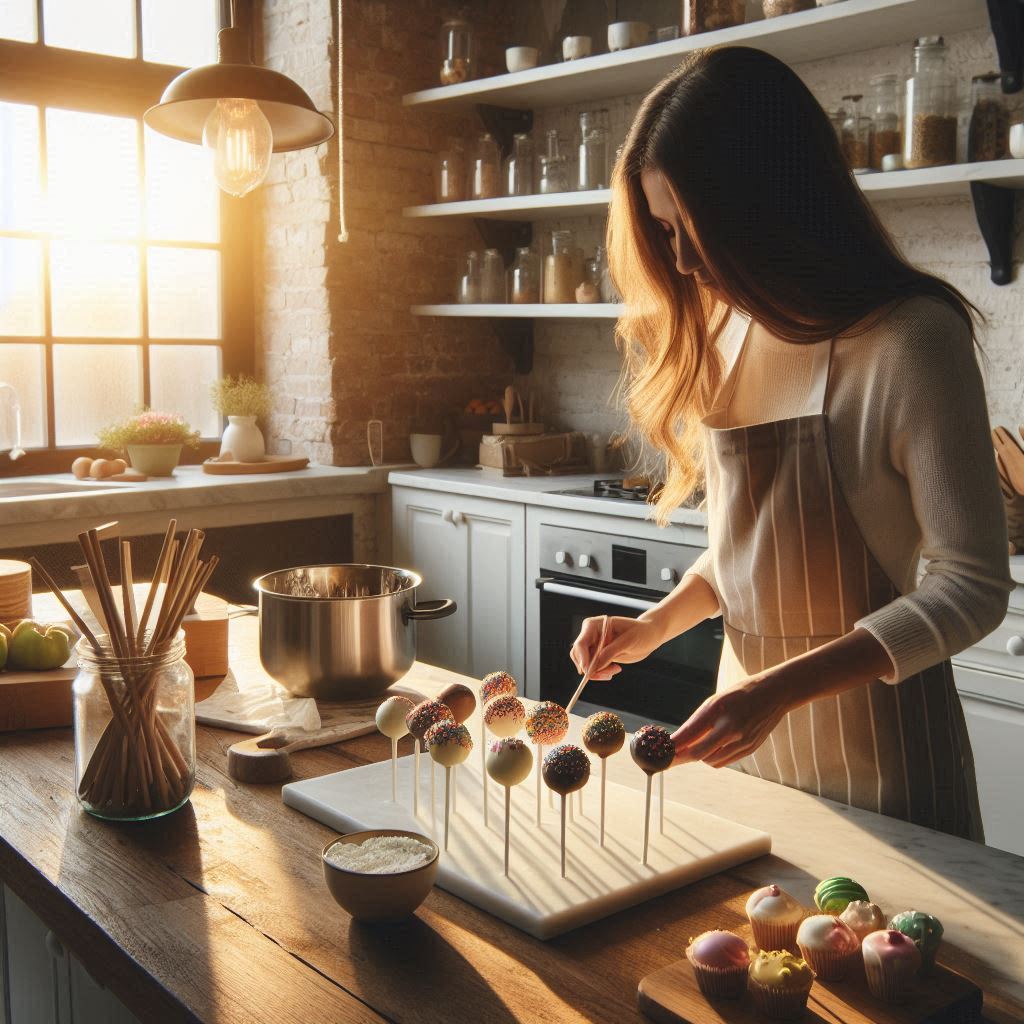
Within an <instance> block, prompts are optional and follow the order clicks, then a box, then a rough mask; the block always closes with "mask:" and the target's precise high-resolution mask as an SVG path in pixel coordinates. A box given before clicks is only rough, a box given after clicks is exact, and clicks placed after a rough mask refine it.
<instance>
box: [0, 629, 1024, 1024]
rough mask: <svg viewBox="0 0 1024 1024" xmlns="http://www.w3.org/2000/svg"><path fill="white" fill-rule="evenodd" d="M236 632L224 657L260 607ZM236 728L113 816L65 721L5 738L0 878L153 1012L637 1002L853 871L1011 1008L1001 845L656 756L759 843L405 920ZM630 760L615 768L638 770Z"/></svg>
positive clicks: (436, 1015)
mask: <svg viewBox="0 0 1024 1024" xmlns="http://www.w3.org/2000/svg"><path fill="white" fill-rule="evenodd" d="M231 629H232V644H233V649H234V651H235V653H234V655H233V658H232V664H235V665H237V664H238V663H244V661H245V657H244V656H243V654H245V655H247V656H249V657H251V654H250V653H249V652H251V651H252V650H254V643H255V621H254V620H252V619H251V618H249V619H235V620H234V621H233V622H232V625H231ZM453 678H459V677H456V676H454V675H453V674H452V673H448V672H444V671H442V670H439V669H433V668H430V667H428V666H422V665H417V666H416V667H415V668H414V669H413V672H412V673H410V675H409V676H408V677H406V679H405V680H403V684H404V685H407V686H411V687H414V688H416V689H419V690H421V691H423V692H424V693H433V692H436V691H437V690H438V689H439V688H440V687H441V686H442V685H444V684H445V683H447V682H449V681H451V680H452V679H453ZM595 685H599V684H595ZM239 738H240V737H239V734H238V733H233V732H227V731H224V730H217V729H209V728H203V727H200V728H199V730H198V750H199V770H198V783H197V786H196V789H195V792H194V794H193V797H192V801H191V803H190V804H189V805H187V806H186V807H185V808H183V809H182V810H180V811H178V812H176V813H175V814H173V815H171V816H170V817H168V818H165V819H161V820H159V821H155V822H151V823H148V824H144V825H135V826H112V825H109V824H105V823H103V822H100V821H97V820H95V819H93V818H91V817H90V816H89V815H87V814H86V813H84V812H83V811H81V810H80V809H79V807H78V804H77V802H76V800H75V797H74V793H73V781H72V774H73V766H72V742H71V733H70V730H47V731H40V732H30V733H9V734H5V735H0V808H3V810H2V817H0V881H3V882H4V883H5V884H6V885H8V886H10V887H11V889H12V890H13V891H14V892H15V893H17V894H18V895H19V896H20V897H21V898H22V899H23V900H25V901H26V902H27V903H28V904H29V905H30V906H31V907H32V908H33V909H34V910H35V912H36V913H37V914H38V915H39V917H40V918H42V920H43V921H44V922H45V923H46V924H47V926H48V927H49V928H51V929H52V930H53V931H54V932H55V933H56V935H57V936H58V938H59V939H60V940H61V942H62V943H64V945H65V946H66V947H67V948H68V949H69V951H70V952H71V953H72V954H73V955H74V956H75V957H77V958H78V959H79V960H80V961H81V962H82V964H83V965H84V966H85V967H86V968H87V969H88V970H89V971H90V972H91V973H92V974H93V975H94V976H95V978H96V979H97V980H98V981H99V982H100V983H102V984H103V985H105V986H107V987H108V988H109V989H110V990H111V991H112V992H113V993H114V994H115V995H117V996H118V997H119V998H120V999H121V1000H123V1001H124V1003H125V1004H126V1005H127V1006H128V1007H129V1009H131V1010H132V1011H133V1012H134V1013H135V1014H136V1015H138V1016H139V1017H140V1018H141V1019H143V1020H145V1021H147V1022H150V1021H154V1022H156V1021H180V1020H199V1021H206V1022H214V1021H216V1022H218V1024H221V1022H231V1024H234V1022H238V1024H241V1022H251V1021H260V1022H262V1021H274V1024H292V1022H294V1024H319V1022H324V1024H327V1022H331V1024H338V1022H354V1021H379V1020H390V1021H402V1022H433V1021H450V1020H460V1021H487V1022H488V1024H494V1022H502V1021H512V1020H525V1021H540V1022H543V1021H559V1022H571V1021H597V1022H608V1024H612V1022H615V1024H621V1022H626V1021H639V1020H641V1019H642V1018H641V1017H640V1015H639V1013H638V1011H637V1009H636V986H637V983H638V981H639V980H640V978H641V977H642V976H643V975H645V974H648V973H649V972H651V971H653V970H656V969H658V968H660V967H663V966H665V965H666V964H668V963H670V962H671V961H673V960H676V959H678V958H679V957H680V956H682V954H683V951H684V948H685V945H686V942H687V939H688V938H689V937H690V936H691V935H694V934H696V933H698V932H700V931H703V930H705V929H706V928H710V927H721V928H730V927H734V926H736V925H738V924H739V923H740V922H741V921H742V920H743V904H744V902H745V900H746V897H747V895H748V893H749V892H750V890H751V889H752V888H754V887H755V886H758V885H762V884H765V883H767V882H769V881H778V882H779V883H780V884H782V885H783V886H785V887H786V888H787V889H789V890H790V891H791V892H793V893H794V895H796V896H798V898H800V899H802V900H804V901H808V900H809V898H810V893H811V890H812V889H813V885H814V882H815V880H816V879H817V878H819V877H822V876H824V875H827V874H847V873H848V874H852V875H854V876H855V877H857V878H858V879H859V880H860V881H862V882H863V883H864V885H865V886H866V887H867V888H868V890H869V892H871V893H872V897H873V898H874V899H875V900H876V901H877V902H879V903H880V904H881V905H882V906H883V907H885V908H886V909H888V910H893V911H894V910H899V909H903V908H904V907H909V906H917V907H918V908H919V909H926V910H929V911H930V912H932V913H934V914H936V915H937V916H938V917H940V918H941V919H942V920H943V922H944V924H945V926H946V936H947V939H948V940H949V941H948V942H947V943H946V944H945V946H944V953H943V956H941V957H940V959H941V960H943V962H945V963H947V964H949V965H950V966H952V967H954V968H956V969H959V970H961V971H962V972H964V973H966V974H968V975H969V976H971V977H972V978H974V980H975V981H977V982H978V983H979V984H980V985H981V987H982V988H983V989H984V990H985V993H986V1013H987V1016H988V1018H989V1019H991V1020H992V1021H996V1022H999V1024H1010V1022H1012V1021H1020V1020H1021V1019H1022V1017H1024V1012H1022V1006H1024V968H1022V965H1024V952H1022V948H1021V947H1022V942H1021V939H1022V934H1024V928H1022V921H1024V859H1021V858H1017V857H1013V856H1012V855H1010V854H1005V853H1000V852H999V851H995V850H989V849H987V848H983V847H979V846H977V845H975V844H971V843H967V842H966V841H963V840H958V839H951V838H949V837H946V836H941V835H937V834H936V833H933V832H930V831H928V830H926V829H921V828H917V827H915V826H911V825H907V824H905V823H902V822H896V821H891V820H889V819H882V818H879V817H878V816H877V815H872V814H867V813H864V812H860V811H850V810H849V809H847V808H841V807H838V806H837V805H835V804H830V803H829V802H828V801H824V800H818V799H817V798H814V797H809V796H807V795H806V794H803V793H797V792H794V791H792V790H786V789H784V788H782V787H779V786H774V785H772V784H770V783H764V782H761V781H760V780H757V779H752V778H749V777H747V776H743V775H741V774H739V773H736V772H731V771H727V772H715V771H713V770H712V769H709V768H705V767H704V766H689V767H687V768H686V769H680V770H677V771H675V772H671V773H669V776H668V782H667V786H666V789H667V793H668V795H669V797H670V798H673V799H677V800H684V801H686V802H689V803H692V804H694V805H695V806H700V807H704V808H707V809H711V810H715V811H717V813H720V814H723V815H725V816H727V817H732V818H734V819H736V820H740V821H745V822H747V823H749V824H751V825H753V826H755V827H758V828H764V829H766V830H767V831H769V832H771V833H772V834H773V837H774V844H775V845H774V850H775V853H774V854H773V855H772V856H771V857H764V858H761V859H759V860H757V861H754V862H751V863H750V864H747V865H743V866H742V867H740V868H737V869H735V870H732V871H728V872H725V873H724V874H721V875H718V876H716V877H713V878H710V879H707V880H705V881H703V882H700V883H698V884H696V885H693V886H690V887H689V888H687V889H684V890H681V891H679V892H676V893H673V894H671V895H669V896H667V897H665V898H663V899H660V900H658V901H656V902H653V903H647V904H644V905H642V906H639V907H635V908H633V909H631V910H628V911H626V912H624V913H621V914H618V915H616V916H615V917H612V918H609V919H607V920H605V921H602V922H599V923H597V924H594V925H590V926H588V927H586V928H582V929H579V930H577V931H575V932H571V933H569V934H567V935H563V936H561V937H559V938H557V939H555V940H553V941H551V942H546V943H545V942H540V941H538V940H536V939H533V938H531V937H529V936H527V935H525V934H523V933H521V932H519V931H517V930H516V929H514V928H512V927H510V926H509V925H506V924H505V923H503V922H501V921H499V920H497V919H495V918H493V917H491V916H489V915H488V914H486V913H484V912H482V911H480V910H478V909H476V908H475V907H473V906H471V905H469V904H467V903H464V902H462V901H461V900H459V899H458V898H456V897H454V896H450V895H449V894H447V893H445V892H443V891H441V890H439V889H435V890H434V891H433V893H431V895H430V896H429V897H428V898H427V901H426V902H425V903H424V905H423V906H422V907H421V908H420V910H419V912H418V915H417V917H416V918H415V919H414V920H412V921H410V922H409V923H408V924H403V925H401V926H396V927H390V928H371V927H367V926H363V925H360V924H358V923H355V922H353V921H351V920H350V919H349V918H348V917H347V915H346V914H345V913H344V912H343V911H342V910H341V909H340V908H339V907H337V906H336V905H335V904H334V903H333V901H332V900H331V899H330V897H329V896H328V894H327V891H326V889H325V886H324V883H323V878H322V872H321V865H320V849H321V848H322V846H323V844H324V843H325V842H326V840H327V839H328V838H329V837H330V835H331V832H330V830H329V829H327V828H325V827H324V826H322V825H319V824H317V823H316V822H314V821H312V820H311V819H309V818H306V817H304V816H303V815H301V814H299V813H298V812H296V811H293V810H291V809H289V808H287V807H285V806H284V804H283V803H282V802H281V798H280V791H279V787H278V786H276V785H274V786H244V785H241V784H238V783H235V782H234V781H233V780H232V779H230V778H229V777H228V775H227V773H226V768H225V765H226V750H227V748H228V746H229V745H230V744H231V743H233V742H235V741H236V740H237V739H239ZM389 752H390V751H389V743H388V741H387V740H385V739H384V738H383V737H380V736H367V737H363V738H361V739H358V740H354V741H351V742H349V743H346V744H344V745H342V746H335V747H331V748H326V749H321V750H310V751H304V752H301V753H297V754H295V755H293V759H292V761H293V765H294V767H295V769H296V777H297V778H309V777H312V776H316V775H320V774H324V773H326V772H333V771H338V770H341V769H344V768H348V767H351V766H353V765H359V764H365V763H367V762H370V761H375V760H380V759H383V758H385V757H387V756H388V755H389ZM628 767H630V766H628V765H625V764H623V765H621V766H620V767H619V771H618V773H616V772H615V771H614V770H612V769H610V771H609V775H610V776H611V777H613V778H616V781H619V782H623V783H626V784H631V785H634V786H635V787H636V788H638V789H639V786H640V782H639V780H637V779H633V778H632V773H630V772H629V771H628Z"/></svg>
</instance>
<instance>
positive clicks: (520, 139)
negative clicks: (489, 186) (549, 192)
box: [505, 132, 533, 196]
mask: <svg viewBox="0 0 1024 1024" xmlns="http://www.w3.org/2000/svg"><path fill="white" fill-rule="evenodd" d="M532 193H533V140H532V139H531V138H530V136H529V135H527V134H526V132H517V133H516V134H515V135H513V136H512V152H511V153H509V156H508V160H507V161H505V195H507V196H528V195H532Z"/></svg>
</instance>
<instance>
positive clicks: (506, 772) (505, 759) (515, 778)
mask: <svg viewBox="0 0 1024 1024" xmlns="http://www.w3.org/2000/svg"><path fill="white" fill-rule="evenodd" d="M532 770H533V753H532V752H531V750H530V748H529V747H528V746H527V745H526V744H525V743H524V742H523V741H522V740H517V739H502V740H495V742H494V743H492V744H491V746H490V749H489V750H488V752H487V774H488V775H490V777H491V778H492V779H494V781H495V782H496V783H498V785H499V786H518V785H519V783H520V782H525V781H526V779H527V778H528V777H529V775H530V772H531V771H532Z"/></svg>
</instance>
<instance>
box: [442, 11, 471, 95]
mask: <svg viewBox="0 0 1024 1024" xmlns="http://www.w3.org/2000/svg"><path fill="white" fill-rule="evenodd" d="M472 77H473V30H472V29H471V28H470V27H469V22H468V21H464V20H463V19H462V18H453V19H452V20H451V21H446V22H445V23H444V24H443V25H442V26H441V84H442V85H457V84H458V83H459V82H468V81H469V80H470V79H471V78H472Z"/></svg>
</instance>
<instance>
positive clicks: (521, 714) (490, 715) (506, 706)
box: [484, 693, 526, 732]
mask: <svg viewBox="0 0 1024 1024" xmlns="http://www.w3.org/2000/svg"><path fill="white" fill-rule="evenodd" d="M505 719H508V720H511V721H513V722H518V727H517V730H516V731H518V729H521V728H522V726H523V722H524V721H525V719H526V709H525V708H524V707H523V702H522V701H521V700H520V699H519V698H518V697H514V696H513V695H512V694H511V693H506V694H503V695H502V696H501V697H495V698H494V700H492V701H490V702H489V703H488V705H487V707H486V708H485V709H484V724H485V725H486V726H487V728H488V729H491V730H492V731H494V732H497V731H498V730H497V729H495V728H494V724H493V723H494V722H496V721H498V720H505Z"/></svg>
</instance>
